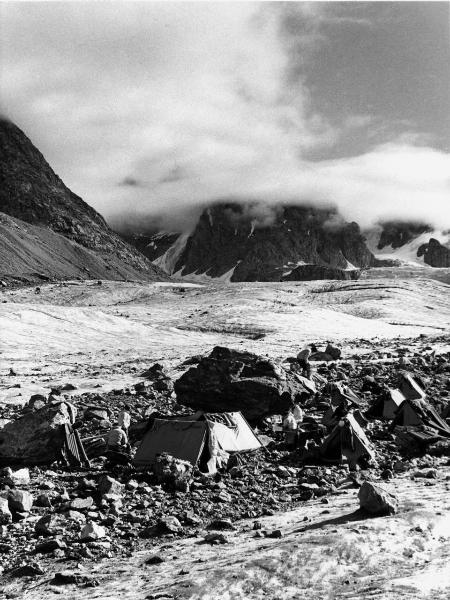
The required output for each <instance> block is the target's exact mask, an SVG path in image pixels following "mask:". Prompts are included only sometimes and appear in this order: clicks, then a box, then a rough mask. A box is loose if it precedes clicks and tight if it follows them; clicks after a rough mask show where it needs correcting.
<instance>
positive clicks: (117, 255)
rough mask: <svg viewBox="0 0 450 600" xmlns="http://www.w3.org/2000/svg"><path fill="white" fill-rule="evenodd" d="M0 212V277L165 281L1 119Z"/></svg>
mask: <svg viewBox="0 0 450 600" xmlns="http://www.w3.org/2000/svg"><path fill="white" fill-rule="evenodd" d="M2 213H3V215H2V219H1V221H0V229H1V234H2V235H1V243H0V276H1V277H3V278H11V279H14V278H15V279H19V280H20V279H24V280H34V279H39V278H67V277H74V276H80V274H82V276H83V277H89V276H91V277H96V278H98V277H101V278H105V279H127V278H133V279H145V280H155V279H167V275H165V274H164V273H163V272H162V271H160V270H159V269H158V268H157V267H155V266H154V265H153V264H152V263H151V262H150V261H149V260H148V259H147V258H145V257H144V256H143V255H142V254H141V253H140V252H138V251H137V250H136V249H135V248H133V247H131V246H129V245H128V244H127V243H126V242H125V241H124V240H123V239H122V238H121V237H120V236H118V235H117V234H116V233H114V232H113V231H112V230H111V229H110V228H109V227H108V225H107V224H106V222H105V220H104V219H103V217H102V216H101V215H99V214H98V213H97V212H96V211H95V210H94V209H93V208H92V207H90V206H89V205H88V204H86V203H85V202H83V200H82V199H81V198H80V197H78V196H77V195H76V194H74V193H73V192H72V191H71V190H69V189H68V188H67V187H66V186H65V185H64V183H63V182H62V181H61V179H60V178H59V177H58V176H57V175H56V174H55V173H54V172H53V170H52V169H51V167H50V166H49V164H48V163H47V162H46V160H45V158H44V157H43V156H42V154H41V153H40V152H39V150H37V148H35V146H33V144H32V142H31V141H30V140H29V139H28V138H27V137H26V135H25V134H24V133H23V132H22V131H21V130H20V129H19V128H18V127H17V126H16V125H14V124H13V123H11V122H10V121H7V120H5V119H0V215H1V214H2ZM8 217H9V218H8ZM11 217H12V218H11Z"/></svg>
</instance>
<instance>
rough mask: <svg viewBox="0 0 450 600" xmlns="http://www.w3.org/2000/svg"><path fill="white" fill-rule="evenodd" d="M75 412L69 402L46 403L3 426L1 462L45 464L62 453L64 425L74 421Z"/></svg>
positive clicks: (0, 439) (0, 444) (1, 431)
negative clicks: (62, 430) (62, 426)
mask: <svg viewBox="0 0 450 600" xmlns="http://www.w3.org/2000/svg"><path fill="white" fill-rule="evenodd" d="M75 414H76V409H75V407H74V406H73V405H72V404H70V403H68V402H57V403H52V404H47V405H46V406H45V407H43V408H41V409H39V410H36V411H33V412H29V413H26V414H24V415H23V416H22V417H20V418H19V419H16V420H15V421H10V422H9V423H7V424H6V425H5V426H4V427H3V428H2V429H0V465H5V464H29V465H33V464H45V463H48V462H52V461H54V460H55V459H57V458H58V457H59V449H60V447H61V425H65V424H68V425H71V424H73V422H74V418H75Z"/></svg>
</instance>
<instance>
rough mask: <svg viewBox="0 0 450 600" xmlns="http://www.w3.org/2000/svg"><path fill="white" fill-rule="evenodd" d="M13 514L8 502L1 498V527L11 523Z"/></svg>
mask: <svg viewBox="0 0 450 600" xmlns="http://www.w3.org/2000/svg"><path fill="white" fill-rule="evenodd" d="M11 521H12V514H11V511H10V510H9V505H8V500H7V499H6V498H1V497H0V525H6V524H7V523H11Z"/></svg>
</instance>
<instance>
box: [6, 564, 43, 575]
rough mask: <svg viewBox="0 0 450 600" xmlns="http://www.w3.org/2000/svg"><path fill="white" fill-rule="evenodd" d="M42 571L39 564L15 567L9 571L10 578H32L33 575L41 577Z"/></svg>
mask: <svg viewBox="0 0 450 600" xmlns="http://www.w3.org/2000/svg"><path fill="white" fill-rule="evenodd" d="M43 574H44V571H43V569H42V567H41V566H40V564H39V563H35V562H33V563H28V564H27V565H22V566H20V567H16V568H15V569H13V570H12V571H11V577H34V576H35V575H43Z"/></svg>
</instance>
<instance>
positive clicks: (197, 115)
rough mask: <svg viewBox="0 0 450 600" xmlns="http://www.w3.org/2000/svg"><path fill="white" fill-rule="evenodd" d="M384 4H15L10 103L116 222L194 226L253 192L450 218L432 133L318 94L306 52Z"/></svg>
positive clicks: (275, 199) (366, 213)
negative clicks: (332, 106) (209, 208)
mask: <svg viewBox="0 0 450 600" xmlns="http://www.w3.org/2000/svg"><path fill="white" fill-rule="evenodd" d="M364 4H366V3H364ZM372 4H376V3H369V5H370V10H367V11H366V12H365V13H363V14H361V12H358V13H355V12H354V10H353V11H350V12H349V11H348V8H345V7H344V6H343V5H342V6H341V7H337V8H336V7H332V10H331V9H330V6H329V5H327V4H322V3H320V4H319V3H287V4H284V3H273V4H272V3H192V4H191V3H179V4H178V3H148V2H147V3H139V2H129V3H108V2H105V3H48V4H47V3H36V4H35V3H30V4H24V3H2V6H1V12H2V21H3V24H4V25H3V31H2V34H3V35H2V47H1V52H2V63H3V69H2V72H1V88H2V90H3V92H2V109H3V111H4V112H6V114H7V115H8V116H9V117H10V118H11V119H12V120H14V121H15V122H16V123H17V124H18V125H19V126H21V127H22V128H24V130H25V131H26V133H27V134H28V135H29V137H30V138H31V139H32V141H33V142H34V143H35V144H36V145H37V146H38V147H39V149H40V150H41V151H42V152H43V153H44V155H45V156H46V158H47V159H48V160H49V162H50V164H51V165H52V166H53V167H54V168H55V170H56V171H57V172H58V174H59V175H60V176H61V177H62V178H63V179H64V181H65V182H66V183H67V184H68V185H69V187H71V188H72V189H73V190H74V191H75V192H76V193H78V194H79V195H81V196H82V197H83V198H84V199H85V200H86V201H87V202H88V203H89V204H91V205H92V206H94V207H95V208H96V209H97V210H99V211H100V212H101V213H102V214H104V215H105V216H106V218H108V219H110V220H111V221H112V222H116V223H117V222H118V221H119V220H120V219H122V218H123V216H124V215H127V219H129V220H134V221H135V222H140V223H143V222H148V223H151V222H152V221H155V220H157V221H158V222H162V223H163V224H165V225H166V226H168V227H170V226H172V227H175V228H182V227H189V226H191V225H192V220H193V218H194V215H196V211H198V207H200V206H203V205H205V204H207V203H209V202H213V201H219V200H245V201H259V202H267V203H268V204H272V205H273V204H277V203H287V202H289V203H296V202H298V203H311V202H315V203H318V204H327V205H328V204H329V203H330V202H331V203H335V204H337V205H338V207H339V208H340V210H341V211H342V213H343V215H344V217H345V218H347V219H351V220H357V221H358V222H360V223H361V224H362V225H363V226H367V225H370V224H372V223H373V222H375V221H377V220H379V219H380V218H382V219H390V218H407V219H416V220H425V221H426V222H431V223H434V224H437V225H439V226H445V227H450V211H449V210H448V208H447V206H448V199H449V192H450V158H449V154H448V152H447V151H446V150H445V148H442V146H436V145H434V144H433V143H432V141H433V140H432V136H427V135H426V132H425V133H424V132H423V131H417V129H416V128H415V124H414V123H412V122H410V121H405V122H400V121H399V120H398V118H395V119H394V118H393V119H392V121H390V120H389V119H388V118H386V117H385V118H384V119H382V118H380V115H378V114H372V113H371V111H370V106H369V107H367V111H365V112H359V113H357V112H356V113H352V112H345V111H344V112H345V118H344V117H340V118H339V119H338V118H336V115H334V116H332V114H331V112H330V113H329V114H327V113H326V111H325V110H319V109H318V107H317V105H316V103H315V102H314V94H313V86H311V85H310V81H309V79H308V76H307V69H306V66H307V65H309V66H310V67H311V66H314V64H316V63H317V64H319V63H318V62H317V61H319V62H320V51H321V48H324V47H326V45H327V43H329V40H330V39H332V38H333V36H335V37H336V31H338V33H339V35H340V36H342V35H343V34H342V31H343V28H344V29H345V31H346V32H347V33H346V35H348V36H349V43H350V44H351V43H352V36H351V34H350V33H351V32H353V31H355V29H356V30H360V29H361V28H364V29H366V30H367V29H371V28H372V29H373V28H376V27H379V23H378V21H377V18H378V17H379V15H378V13H377V14H376V15H375V16H376V17H377V18H375V17H374V14H373V12H374V11H373V7H372ZM349 32H350V33H349ZM412 43H413V42H412ZM3 57H4V58H3ZM415 76H419V77H420V73H418V74H415ZM412 92H414V90H412ZM332 100H333V99H332V98H330V101H332ZM335 102H338V103H339V102H341V104H343V106H345V99H342V98H341V99H339V98H336V99H335ZM343 114H344V113H343ZM358 140H359V145H358V143H357V142H358ZM361 140H363V143H362V142H361ZM344 141H345V148H346V151H345V152H343V150H342V149H343V144H344ZM352 143H353V146H352ZM349 147H350V148H352V147H353V148H355V149H356V148H358V151H356V150H355V151H354V154H353V155H352V153H351V152H350V153H349V151H348V148H349Z"/></svg>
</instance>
